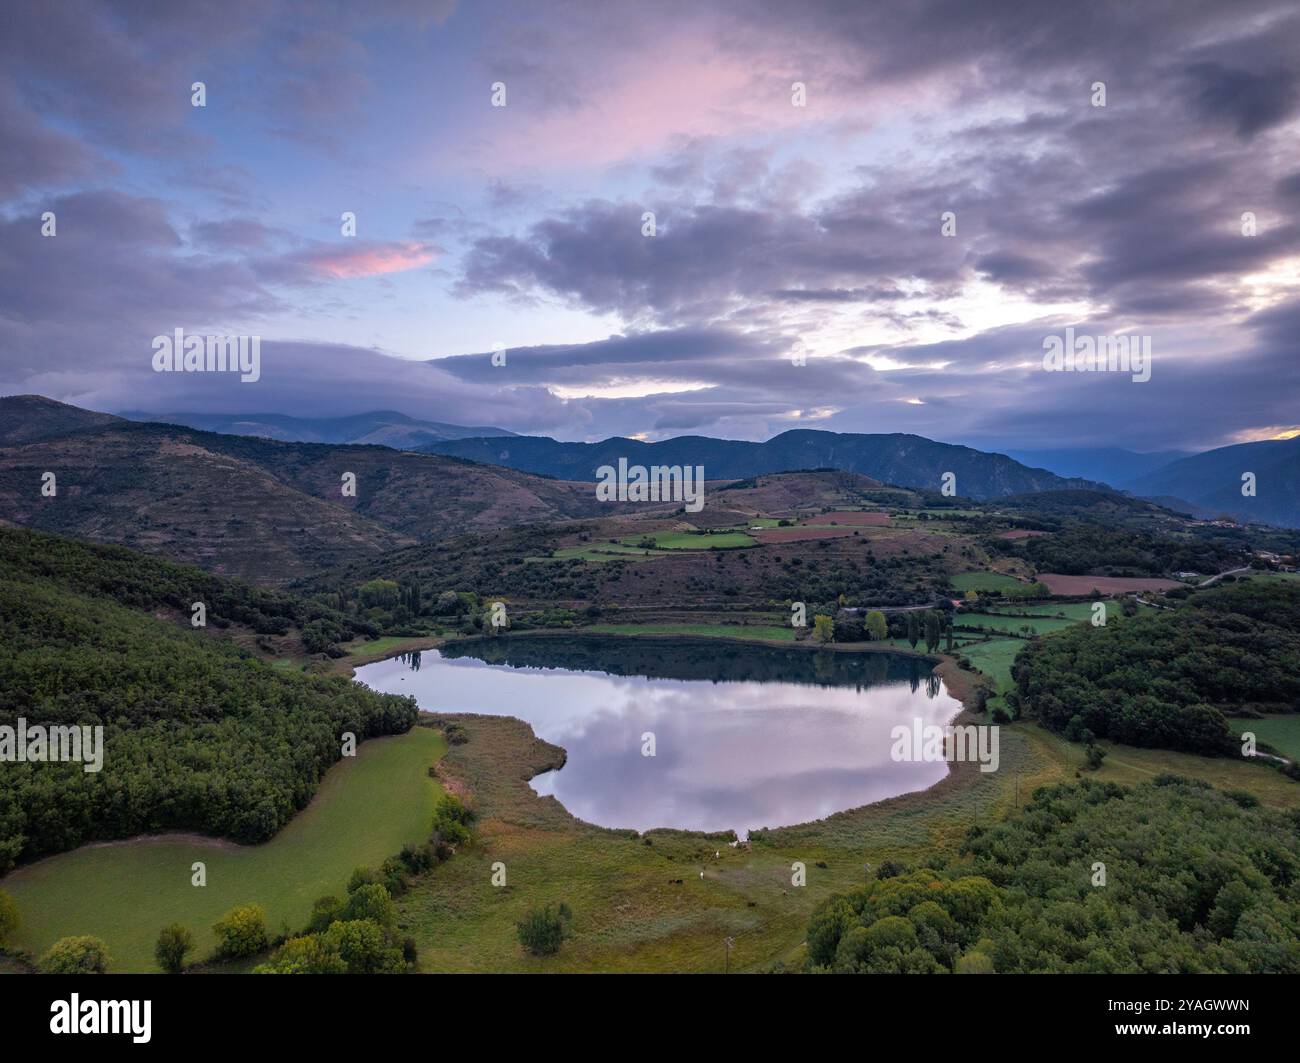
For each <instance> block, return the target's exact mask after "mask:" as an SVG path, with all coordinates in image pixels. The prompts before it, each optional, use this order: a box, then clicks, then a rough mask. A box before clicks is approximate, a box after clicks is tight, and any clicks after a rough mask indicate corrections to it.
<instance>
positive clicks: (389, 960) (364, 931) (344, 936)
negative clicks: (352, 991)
mask: <svg viewBox="0 0 1300 1063" xmlns="http://www.w3.org/2000/svg"><path fill="white" fill-rule="evenodd" d="M321 938H322V941H323V943H324V945H325V947H326V948H327V949H329V950H330V951H332V952H337V953H338V955H339V956H340V957H341V958H342V960H343V962H344V964H345V965H346V966H347V971H348V974H394V973H396V972H398V971H400V970H401V969H402V967H403V960H402V952H401V950H400V949H397V948H394V947H393V946H392V945H390V944H389V943H388V939H387V937H386V935H385V934H384V928H383V927H382V926H380V925H379V924H378V923H376V922H374V921H373V920H371V919H349V920H343V921H340V922H337V923H334V924H333V925H332V926H331V927H330V928H329V929H328V930H327V931H325V933H324V934H323V935H321Z"/></svg>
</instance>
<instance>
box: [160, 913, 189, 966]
mask: <svg viewBox="0 0 1300 1063" xmlns="http://www.w3.org/2000/svg"><path fill="white" fill-rule="evenodd" d="M193 947H194V938H193V936H192V935H191V934H190V932H189V931H188V930H186V929H185V927H183V926H181V925H180V924H179V923H172V925H171V926H165V927H163V928H162V930H161V931H159V933H158V943H157V944H156V945H155V946H154V947H153V955H154V959H156V960H157V961H158V966H159V967H161V968H162V969H163V970H164V971H166V972H167V973H168V974H180V973H181V971H182V970H184V968H185V954H186V953H187V952H189V951H190V949H191V948H193Z"/></svg>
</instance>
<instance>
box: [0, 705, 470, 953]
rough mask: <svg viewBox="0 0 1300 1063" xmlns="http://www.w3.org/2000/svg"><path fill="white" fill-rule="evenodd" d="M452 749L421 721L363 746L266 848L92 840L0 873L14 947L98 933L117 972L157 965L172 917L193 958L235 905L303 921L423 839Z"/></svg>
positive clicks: (193, 841) (273, 921)
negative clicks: (14, 923) (16, 919)
mask: <svg viewBox="0 0 1300 1063" xmlns="http://www.w3.org/2000/svg"><path fill="white" fill-rule="evenodd" d="M446 748H447V746H446V742H445V741H444V740H443V738H442V736H441V735H439V734H438V733H437V732H435V731H431V730H429V729H428V728H423V727H416V728H414V729H412V730H411V731H410V732H409V733H407V734H405V735H400V736H398V737H394V738H375V739H371V740H370V741H368V742H364V743H362V744H361V746H359V747H358V749H357V755H356V757H355V758H345V759H344V760H343V761H341V762H340V763H338V764H336V765H334V767H332V768H331V769H330V770H329V771H328V772H326V774H325V777H324V779H323V780H322V781H321V784H320V787H319V788H318V790H317V792H316V796H315V797H314V798H313V799H312V801H311V803H310V804H309V805H308V806H307V807H306V808H305V809H303V811H302V812H300V813H299V814H298V815H297V816H295V817H294V818H293V819H292V820H291V821H290V822H289V824H288V826H286V827H285V828H284V829H283V830H282V831H280V833H279V834H277V835H276V836H275V837H274V838H272V839H271V840H270V841H269V842H266V843H265V844H263V845H251V846H244V845H235V844H233V843H230V842H225V841H219V840H215V839H207V838H199V837H196V836H193V835H161V836H158V837H155V838H141V839H135V840H131V841H126V842H113V843H108V844H98V845H87V846H83V847H82V848H80V849H76V850H74V851H72V852H70V853H63V854H61V855H59V856H54V857H50V858H49V859H47V860H42V861H39V862H38V863H35V864H31V865H29V866H27V867H24V868H21V869H19V870H17V871H15V872H13V873H11V874H10V875H9V876H8V877H6V878H4V879H0V888H3V889H4V890H5V891H7V892H8V893H9V894H10V895H11V896H12V897H13V898H14V900H15V901H16V902H17V904H18V909H19V913H20V916H21V919H22V924H21V926H20V927H19V930H18V933H17V935H16V940H15V941H14V945H15V946H16V947H18V948H21V949H26V950H28V951H29V952H31V953H33V954H34V955H36V956H39V955H40V954H41V953H42V952H44V951H45V950H46V949H47V948H49V947H50V945H52V944H53V943H54V942H55V941H56V940H57V939H58V938H61V937H66V936H68V935H72V934H94V935H95V936H97V937H101V938H103V939H104V941H105V942H106V943H107V944H108V951H109V955H110V956H111V957H112V959H113V965H112V969H113V970H114V971H156V970H157V967H156V965H155V963H154V957H153V947H154V942H155V941H156V940H157V937H158V931H159V930H160V929H161V928H162V927H163V926H166V925H167V924H169V923H181V924H183V925H184V926H187V927H189V929H190V930H191V931H192V932H193V934H194V944H195V950H194V952H193V953H192V954H191V957H190V959H191V961H193V960H200V959H204V958H206V957H207V956H208V955H209V954H210V953H211V952H212V950H213V948H214V947H215V944H216V941H215V938H214V936H213V934H212V924H213V923H215V922H216V921H217V920H218V919H219V918H221V916H222V915H223V914H224V913H225V912H226V911H228V910H229V909H230V908H232V907H234V906H235V905H239V904H254V903H255V904H260V905H262V907H263V908H265V909H266V917H267V929H268V931H270V932H271V933H272V934H274V933H276V932H278V931H279V930H280V929H281V928H282V926H288V927H290V928H292V929H295V930H296V929H299V928H301V927H302V926H303V925H305V924H306V922H307V918H308V916H309V915H310V914H311V905H312V902H313V901H314V900H315V899H316V898H317V897H321V896H325V895H327V894H335V895H342V894H343V892H344V888H345V887H346V885H347V880H348V876H349V875H350V874H351V872H352V870H353V868H355V867H357V866H359V865H367V866H377V865H378V864H380V863H382V862H383V861H384V860H385V859H387V858H388V857H390V856H393V855H395V854H396V853H397V852H398V851H399V850H401V848H402V846H403V845H405V844H407V843H408V842H421V841H424V839H425V838H427V837H428V834H429V830H430V828H431V824H432V819H433V806H434V802H435V801H436V800H437V798H438V796H439V795H440V794H441V792H442V791H441V788H440V787H439V786H438V784H437V783H436V782H435V781H434V780H433V779H432V778H431V777H430V776H429V771H428V769H429V767H430V766H431V765H432V764H434V763H436V762H437V761H438V760H439V759H440V758H441V756H442V755H443V753H444V752H446ZM196 861H201V862H202V863H204V864H205V865H206V868H207V885H206V886H202V887H199V886H193V885H191V881H190V880H191V875H192V871H191V865H192V864H194V863H195V862H196Z"/></svg>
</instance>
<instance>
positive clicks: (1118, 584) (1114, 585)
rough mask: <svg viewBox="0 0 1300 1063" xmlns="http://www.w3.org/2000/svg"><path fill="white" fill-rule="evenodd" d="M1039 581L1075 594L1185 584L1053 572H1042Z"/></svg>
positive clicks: (1160, 588) (1163, 588) (1059, 591)
mask: <svg viewBox="0 0 1300 1063" xmlns="http://www.w3.org/2000/svg"><path fill="white" fill-rule="evenodd" d="M1038 581H1039V582H1040V583H1042V584H1044V585H1045V586H1046V587H1047V589H1048V590H1050V591H1051V592H1052V593H1053V594H1062V595H1075V594H1091V593H1092V592H1093V591H1097V592H1099V593H1101V594H1127V593H1128V592H1129V591H1167V590H1170V589H1171V588H1173V587H1181V586H1183V584H1181V583H1179V582H1178V581H1177V580H1172V579H1159V578H1157V577H1154V576H1152V577H1147V576H1062V575H1059V574H1056V573H1051V572H1041V573H1039V575H1038Z"/></svg>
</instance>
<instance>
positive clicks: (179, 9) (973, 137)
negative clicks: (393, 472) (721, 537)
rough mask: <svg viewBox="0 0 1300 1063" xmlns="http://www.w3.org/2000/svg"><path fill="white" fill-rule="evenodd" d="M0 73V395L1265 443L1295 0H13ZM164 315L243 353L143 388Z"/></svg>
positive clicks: (1285, 372) (1296, 60)
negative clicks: (245, 379) (1121, 342)
mask: <svg viewBox="0 0 1300 1063" xmlns="http://www.w3.org/2000/svg"><path fill="white" fill-rule="evenodd" d="M0 59H2V60H3V61H2V62H0V138H3V143H4V144H5V150H4V152H3V154H0V394H16V393H38V394H43V395H48V396H51V397H53V398H57V399H60V400H63V401H67V402H73V403H77V404H79V405H83V406H88V407H92V408H95V409H101V410H109V411H115V412H121V411H126V410H143V411H150V412H154V413H164V412H182V411H185V412H188V411H212V412H225V413H237V412H259V413H264V412H280V413H291V414H298V415H302V416H323V415H336V414H348V413H357V412H362V411H365V410H372V409H397V410H401V411H402V412H405V413H407V414H411V415H413V416H418V417H426V418H429V419H433V420H441V421H451V422H459V423H470V424H496V425H500V426H501V427H504V428H509V429H513V430H516V431H523V432H534V433H544V434H548V435H554V436H557V437H559V438H565V439H600V438H603V437H605V436H609V435H615V434H621V435H640V436H642V437H644V438H648V439H656V438H663V437H666V436H672V435H681V434H695V433H698V434H709V435H720V436H727V437H731V438H744V439H763V438H767V437H769V436H771V435H774V434H776V433H777V432H780V431H784V430H786V429H789V428H797V427H805V428H824V429H831V430H837V431H862V432H884V431H889V432H895V431H905V432H916V433H918V434H921V435H926V436H929V437H932V438H936V439H941V440H945V441H951V442H962V443H968V444H970V445H973V446H979V447H983V448H989V449H1011V448H1031V447H1032V448H1048V447H1073V446H1087V445H1116V446H1125V447H1129V448H1131V449H1134V450H1144V451H1145V450H1157V449H1166V448H1171V447H1180V448H1189V449H1201V448H1205V447H1210V446H1216V445H1221V444H1224V443H1230V442H1237V441H1243V440H1250V439H1264V438H1272V437H1277V436H1283V435H1287V434H1296V433H1297V431H1300V403H1298V402H1297V399H1298V398H1300V221H1298V220H1297V211H1298V210H1300V136H1298V134H1300V9H1297V7H1296V5H1295V4H1294V3H1293V2H1291V0H1281V2H1253V0H1225V2H1202V0H1167V2H1161V0H1145V2H1143V3H1140V4H1134V3H1129V2H1113V3H1085V2H1080V3H1062V2H1060V0H1047V2H1043V3H1014V2H1004V0H917V2H912V3H907V2H896V3H889V4H885V3H874V2H863V0H840V2H835V0H799V2H797V3H791V2H789V0H770V2H769V0H750V2H745V3H739V2H736V3H726V2H712V3H711V2H708V0H703V2H699V0H691V2H677V0H654V2H641V3H626V2H621V0H589V2H564V0H546V2H516V3H499V2H492V0H482V2H474V3H468V2H462V3H455V2H454V0H441V2H439V0H435V2H426V3H417V2H414V0H411V2H402V0H369V2H367V3H366V4H353V3H345V2H342V0H339V2H336V3H327V2H326V3H322V2H315V3H306V2H294V0H283V2H273V0H219V2H212V3H199V2H186V0H152V2H151V0H130V2H127V0H123V2H121V3H110V2H90V0H85V2H81V0H49V2H44V3H35V2H30V3H29V2H19V3H14V4H9V5H6V6H5V9H4V11H3V13H0ZM196 82H202V83H203V85H204V88H205V92H206V106H203V107H196V106H194V105H193V95H194V93H193V89H192V86H193V85H194V83H196ZM796 83H798V84H799V85H801V86H802V90H801V91H800V90H798V89H796V88H795V85H796ZM1098 83H1100V85H1101V86H1104V88H1102V89H1101V91H1104V106H1099V105H1098V103H1099V102H1100V101H1101V96H1100V92H1099V85H1098ZM494 86H496V102H498V103H500V102H502V99H501V89H502V87H504V104H505V106H494V105H493V104H494V100H493V96H494ZM800 96H802V98H800ZM801 103H802V104H803V105H802V106H801V105H800V104H801ZM47 212H52V213H53V215H54V218H55V232H56V235H54V236H46V235H43V233H42V226H43V222H42V216H43V215H45V214H46V213H47ZM345 212H352V213H353V214H354V215H355V218H356V234H355V235H344V233H343V232H342V228H343V225H342V216H343V214H344V213H345ZM647 212H651V213H653V215H654V233H653V235H647V234H646V233H647V229H648V226H647V223H646V222H645V220H644V219H645V215H646V214H647ZM945 212H951V215H952V216H954V217H955V223H954V224H955V234H953V235H945V234H944V231H943V229H944V222H943V219H944V216H945ZM1244 217H1246V218H1248V219H1253V223H1252V222H1250V221H1244V220H1243V218H1244ZM948 227H949V228H950V229H951V228H952V227H953V226H952V225H951V224H950V225H949V226H948ZM47 228H48V226H47ZM1067 326H1070V327H1073V328H1074V329H1075V331H1076V333H1079V334H1084V335H1089V336H1117V335H1124V336H1133V337H1150V342H1151V349H1152V357H1153V361H1152V369H1151V379H1150V380H1149V381H1147V382H1145V383H1141V382H1135V381H1134V380H1133V379H1132V375H1131V374H1124V373H1091V374H1081V373H1050V372H1046V371H1044V369H1043V366H1042V356H1043V341H1044V339H1045V337H1047V336H1050V335H1059V334H1062V333H1063V331H1064V329H1065V328H1066V327H1067ZM178 327H179V328H183V329H185V330H186V331H188V332H191V333H218V334H245V335H257V336H260V337H261V339H262V375H261V379H260V380H259V381H257V382H256V383H241V382H240V381H239V380H238V379H237V378H235V377H233V376H229V375H220V374H203V373H191V374H177V373H165V374H164V373H155V372H153V370H152V367H151V359H152V355H153V348H152V346H151V344H152V340H153V337H154V336H157V335H160V334H168V333H171V332H172V330H174V329H175V328H178ZM500 350H504V351H505V357H504V363H505V364H504V365H502V364H494V362H493V358H492V352H493V351H500ZM496 361H497V362H500V361H502V359H501V358H499V357H498V358H497V359H496Z"/></svg>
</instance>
